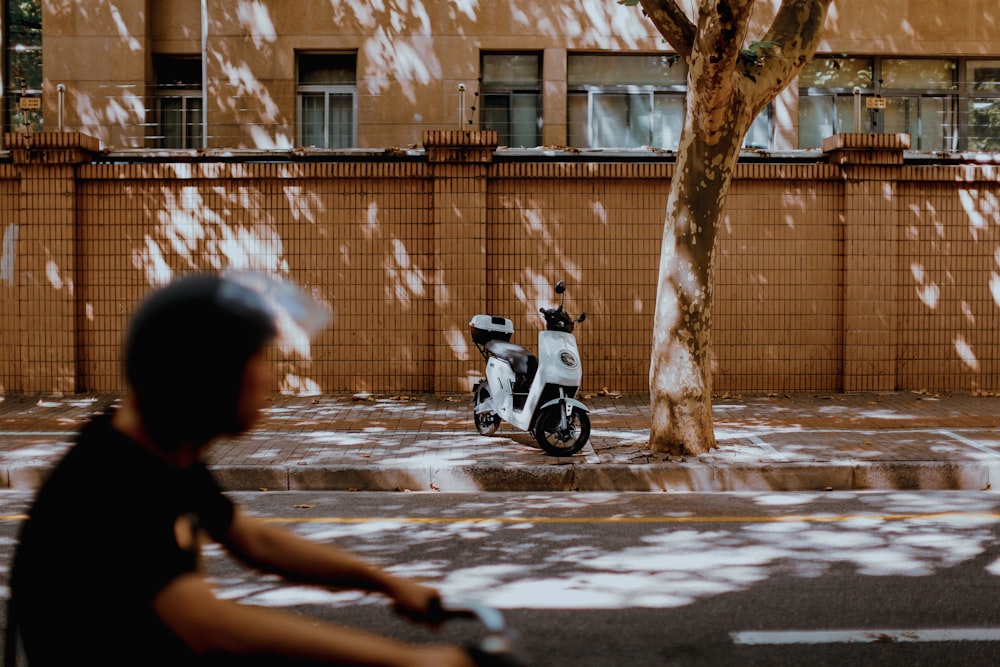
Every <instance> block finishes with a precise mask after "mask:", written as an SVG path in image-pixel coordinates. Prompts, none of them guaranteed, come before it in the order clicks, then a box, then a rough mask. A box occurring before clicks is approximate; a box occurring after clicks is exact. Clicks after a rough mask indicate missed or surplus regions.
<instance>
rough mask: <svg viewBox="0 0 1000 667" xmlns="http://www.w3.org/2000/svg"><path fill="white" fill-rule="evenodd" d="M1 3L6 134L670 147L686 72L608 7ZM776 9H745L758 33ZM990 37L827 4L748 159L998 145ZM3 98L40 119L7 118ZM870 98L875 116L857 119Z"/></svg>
mask: <svg viewBox="0 0 1000 667" xmlns="http://www.w3.org/2000/svg"><path fill="white" fill-rule="evenodd" d="M685 1H686V2H687V4H694V3H693V2H690V0H685ZM5 4H6V6H7V10H8V11H7V16H6V23H7V26H6V29H5V31H4V34H5V45H4V46H5V49H4V53H5V54H6V59H5V67H4V72H5V82H4V92H5V100H4V102H5V107H6V110H7V113H6V115H5V118H6V122H7V130H8V131H18V130H23V128H24V126H25V123H27V124H28V125H30V126H31V127H33V128H34V129H35V130H39V129H43V128H44V129H47V130H55V129H57V127H58V128H61V129H65V130H67V131H78V132H82V133H85V134H87V135H90V136H94V137H96V138H98V139H99V140H100V141H101V143H102V146H104V147H105V148H111V149H124V148H130V149H135V148H140V149H142V148H146V149H174V148H188V149H206V148H207V149H228V148H233V149H257V150H272V149H277V150H292V149H300V148H302V149H312V148H315V149H382V148H388V147H407V146H414V145H417V144H419V142H420V137H421V133H422V132H424V131H440V130H454V129H469V130H476V129H484V130H496V131H498V132H499V136H500V144H501V146H510V147H527V148H531V147H539V146H549V147H552V146H558V147H572V148H574V149H604V150H606V149H637V148H643V147H651V148H655V149H658V150H668V151H669V150H672V149H674V148H676V145H677V141H678V138H679V134H680V126H681V119H682V117H683V107H684V93H685V87H686V71H685V65H684V63H683V61H681V60H679V59H677V58H676V57H674V55H673V54H672V52H671V50H670V48H669V46H668V45H667V44H666V43H665V42H664V40H663V39H662V38H661V37H659V35H658V34H657V33H656V31H655V28H654V27H653V25H652V23H651V22H650V21H649V20H648V19H646V18H645V17H644V16H643V15H642V13H641V11H640V10H639V9H638V8H636V7H625V6H622V5H620V4H618V3H617V2H616V0H582V1H581V2H574V3H545V2H535V1H531V0H512V1H509V2H493V1H492V0H450V1H445V0H386V1H385V2H379V3H372V2H364V1H362V0H344V1H339V2H330V1H329V0H297V1H296V2H294V3H289V2H283V1H281V0H238V1H236V2H232V1H229V0H226V1H223V0H62V1H59V2H56V1H55V0H26V1H17V2H15V1H14V0H6V2H5ZM777 4H778V0H761V1H760V2H758V3H757V8H756V9H755V12H756V14H755V16H754V22H755V24H756V26H757V27H758V28H759V27H760V26H765V25H766V24H767V22H768V21H769V20H770V18H771V17H772V16H773V12H774V8H775V6H776V5H777ZM14 7H17V8H18V9H17V11H16V12H15V11H13V8H14ZM32 7H34V8H36V9H37V11H34V10H32ZM39 19H40V22H41V29H40V31H39V30H36V29H35V28H36V26H35V23H36V22H37V20H39ZM998 32H1000V8H998V6H997V4H996V2H995V1H994V0H955V1H954V2H949V3H942V2H939V1H938V0H905V1H904V0H894V1H893V2H882V3H877V2H869V1H868V0H835V1H834V3H833V5H832V7H831V10H830V12H829V15H828V19H827V26H826V37H825V39H824V40H823V42H822V44H821V45H820V47H819V50H818V54H817V57H816V58H814V60H813V61H812V62H811V63H810V64H809V66H808V67H807V69H806V71H805V72H804V73H803V75H802V76H800V77H799V80H798V81H797V82H795V83H793V84H792V85H790V86H789V88H788V89H787V90H786V91H785V92H784V93H783V94H782V95H781V96H780V97H779V98H778V99H777V100H775V102H774V103H773V104H772V105H770V106H769V107H768V109H766V110H765V112H764V113H762V114H761V116H760V117H759V118H758V119H757V122H756V123H755V125H754V126H753V128H752V129H751V131H750V133H749V134H748V136H747V139H746V145H747V148H749V149H757V150H765V151H786V150H795V149H816V148H818V147H819V146H820V145H821V143H822V140H823V138H824V137H826V136H830V135H832V134H838V133H845V132H871V131H874V132H885V133H901V132H905V133H908V134H910V135H911V137H912V147H913V149H914V150H919V151H933V152H955V151H996V150H1000V38H998V37H997V34H998ZM39 33H40V35H41V37H40V44H38V43H37V42H38V41H39ZM39 54H41V55H40V57H39ZM39 60H40V61H41V62H42V63H43V65H42V72H40V73H39V72H37V64H38V62H39ZM856 89H857V91H858V94H857V95H855V90H856ZM60 90H61V91H62V92H60ZM21 96H28V97H40V98H41V108H40V110H39V111H38V112H31V111H29V112H27V113H25V112H24V111H22V110H21V109H20V97H21ZM874 96H882V97H884V98H885V107H884V109H872V110H869V109H868V104H867V102H866V100H867V98H869V97H874Z"/></svg>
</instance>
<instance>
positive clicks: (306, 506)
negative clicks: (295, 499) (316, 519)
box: [292, 503, 316, 510]
mask: <svg viewBox="0 0 1000 667" xmlns="http://www.w3.org/2000/svg"><path fill="white" fill-rule="evenodd" d="M292 507H294V508H295V509H297V510H311V509H313V508H314V507H316V506H315V505H310V504H308V503H302V504H299V505H292Z"/></svg>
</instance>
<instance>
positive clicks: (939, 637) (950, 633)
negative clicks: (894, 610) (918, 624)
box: [730, 628, 1000, 646]
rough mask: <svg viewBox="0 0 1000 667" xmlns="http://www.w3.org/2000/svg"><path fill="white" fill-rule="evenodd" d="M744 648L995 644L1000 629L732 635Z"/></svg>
mask: <svg viewBox="0 0 1000 667" xmlns="http://www.w3.org/2000/svg"><path fill="white" fill-rule="evenodd" d="M730 636H731V637H732V638H733V643H735V644H741V645H744V646H763V645H777V644H865V643H869V644H872V643H878V642H889V643H891V642H995V641H1000V628H921V629H913V630H890V629H886V630H862V629H857V630H762V631H754V630H749V631H745V632H733V633H730Z"/></svg>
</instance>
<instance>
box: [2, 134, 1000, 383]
mask: <svg viewBox="0 0 1000 667" xmlns="http://www.w3.org/2000/svg"><path fill="white" fill-rule="evenodd" d="M495 141H496V139H495V135H493V134H492V133H479V132H471V133H469V132H447V131H443V132H431V133H427V134H426V135H425V137H424V144H425V149H426V150H425V151H419V152H416V153H412V152H411V153H408V154H402V155H395V154H389V153H386V154H384V155H374V156H371V157H370V158H369V159H359V158H358V157H357V156H353V157H351V158H339V159H338V158H330V160H328V161H315V160H311V161H310V160H308V159H301V160H295V159H294V158H289V157H287V156H282V159H281V160H280V161H274V162H259V161H249V160H248V161H245V162H236V161H231V158H229V159H228V161H214V162H213V161H210V160H206V159H202V160H201V161H191V162H172V163H159V162H152V161H150V158H151V156H150V155H143V154H138V155H130V156H123V155H116V156H113V157H114V159H113V160H112V159H109V157H107V156H104V155H102V154H101V153H100V152H99V151H98V150H97V146H96V142H94V141H93V140H92V139H91V138H89V137H86V136H84V135H79V134H54V133H43V134H37V135H34V136H32V137H30V138H27V139H26V138H25V137H24V136H23V135H7V138H6V141H5V144H4V145H5V146H8V147H9V148H10V149H11V151H10V155H11V158H10V160H9V161H7V162H0V216H2V217H0V220H2V222H0V239H2V242H3V245H2V252H0V392H3V393H12V392H13V393H16V392H26V393H35V392H41V393H49V392H63V393H65V392H74V391H95V392H113V391H121V390H122V389H123V385H122V380H121V377H120V372H119V368H118V353H119V345H120V340H121V333H122V330H123V328H124V326H125V324H126V322H127V318H128V316H129V314H130V313H131V312H132V309H133V308H134V304H135V302H136V300H137V299H139V298H140V297H141V296H142V295H143V294H144V293H145V292H146V291H147V290H148V289H149V288H150V287H151V286H152V285H155V284H158V283H160V282H162V281H164V280H166V279H168V278H169V277H170V276H173V275H177V274H179V273H182V272H185V271H190V270H194V269H218V268H223V267H227V266H238V267H251V268H258V269H263V270H267V271H273V272H278V273H281V274H283V275H286V276H288V277H289V278H291V279H293V280H295V281H296V282H298V283H299V284H301V285H304V286H305V287H307V288H308V289H309V290H311V291H312V292H313V293H314V294H315V295H316V296H317V297H318V298H320V299H321V300H322V301H324V302H325V303H327V305H328V306H329V307H330V309H331V310H332V312H333V314H334V321H333V325H332V326H331V327H330V328H329V329H328V330H326V331H324V332H322V333H321V334H320V335H319V336H318V337H317V339H316V341H315V343H314V345H313V348H312V351H311V355H310V356H309V358H303V357H300V356H286V355H282V354H279V353H277V352H276V353H275V357H276V360H277V362H278V364H279V369H280V372H279V377H280V382H281V387H280V388H281V389H284V390H287V391H317V390H318V391H327V392H339V391H372V392H392V393H395V392H411V391H413V392H415V391H420V392H422V391H432V392H455V391H464V390H467V389H468V388H469V387H470V382H471V380H472V379H473V378H475V377H479V375H480V373H481V366H482V362H481V359H480V357H479V355H478V353H477V352H476V350H475V348H474V347H473V346H472V343H471V340H470V339H469V336H468V330H467V324H468V321H469V318H470V317H471V316H472V315H473V314H476V313H480V312H488V313H490V314H503V315H506V316H508V317H511V318H512V319H513V321H514V324H515V328H516V330H517V333H516V334H515V338H514V340H515V341H516V342H520V343H522V344H525V345H528V346H530V347H533V346H534V342H535V340H534V338H535V334H536V332H537V329H538V327H539V325H540V324H541V318H540V317H539V315H538V313H537V311H538V308H539V306H541V305H547V304H549V303H551V301H552V298H553V297H554V295H553V293H552V291H551V286H552V284H554V283H555V282H556V281H557V280H559V279H563V280H565V281H566V282H567V285H568V292H567V306H568V308H569V309H570V311H571V312H573V313H578V312H579V311H581V310H586V311H587V313H588V320H587V321H586V322H585V323H584V324H582V325H581V326H580V327H578V329H577V333H578V338H579V340H580V346H581V350H582V353H583V355H584V360H585V363H586V366H585V375H584V378H585V387H584V389H585V391H599V390H601V389H605V388H606V389H608V390H612V391H622V392H645V391H646V390H647V375H648V369H649V365H648V364H649V362H648V360H649V346H650V341H651V327H652V317H653V312H652V307H653V303H654V296H655V285H656V275H657V263H658V261H659V244H660V238H661V235H662V221H663V215H664V208H665V204H666V198H667V190H668V187H669V178H670V175H671V173H672V168H673V167H672V165H671V164H670V163H669V162H667V161H662V162H645V163H643V162H630V163H624V162H618V163H616V162H610V161H605V162H598V161H581V160H579V159H575V160H570V159H568V158H567V159H565V160H563V161H552V158H551V157H549V158H543V157H539V158H534V159H532V158H525V157H517V156H514V155H513V154H510V153H507V154H505V153H504V152H502V151H500V152H496V151H495V150H494V148H493V146H494V145H495ZM905 147H906V144H905V136H903V137H898V136H896V135H879V136H877V137H868V136H866V135H840V136H839V137H834V138H832V141H831V142H830V143H829V145H828V146H825V148H826V150H827V153H826V155H827V159H824V160H821V161H818V162H816V163H808V164H807V163H803V164H797V163H794V164H780V163H766V162H757V163H752V164H741V165H740V166H739V167H738V169H737V172H736V177H735V180H734V182H733V186H732V189H731V190H730V195H729V200H728V202H727V207H726V215H725V219H724V221H723V226H722V229H721V231H720V234H719V247H718V255H717V267H716V277H717V285H716V310H715V322H714V329H713V330H714V338H713V340H714V362H713V372H714V374H715V383H714V384H715V388H716V390H717V391H719V392H767V391H841V390H847V391H854V390H866V391H884V390H893V389H903V390H928V391H935V390H966V391H976V390H981V391H997V390H1000V334H997V333H996V332H997V331H1000V326H998V325H1000V305H998V304H1000V250H998V249H1000V231H998V230H1000V170H998V169H997V168H995V167H991V166H986V165H980V166H976V165H929V166H915V165H907V164H904V163H903V159H902V158H903V149H904V148H905Z"/></svg>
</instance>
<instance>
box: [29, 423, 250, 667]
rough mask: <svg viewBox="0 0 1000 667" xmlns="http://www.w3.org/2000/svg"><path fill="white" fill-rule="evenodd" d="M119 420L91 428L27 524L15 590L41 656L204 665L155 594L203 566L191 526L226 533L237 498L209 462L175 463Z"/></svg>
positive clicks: (33, 649)
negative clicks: (121, 428)
mask: <svg viewBox="0 0 1000 667" xmlns="http://www.w3.org/2000/svg"><path fill="white" fill-rule="evenodd" d="M110 422H111V417H110V415H100V416H98V417H95V418H94V419H93V420H91V421H90V422H89V423H88V424H87V425H86V426H84V428H83V429H82V430H81V432H80V435H79V437H78V438H77V442H76V444H75V445H74V446H73V447H72V448H71V449H70V451H69V452H68V453H67V454H66V456H65V457H64V458H63V459H62V460H61V461H60V462H59V463H58V465H57V466H56V467H55V469H54V470H53V471H52V473H51V475H50V476H49V477H48V479H47V480H46V481H45V483H44V484H43V485H42V487H41V488H40V489H39V491H38V494H37V496H36V497H35V501H34V504H33V506H32V509H31V512H30V516H29V518H28V520H27V521H26V522H25V524H24V526H23V527H22V530H21V537H20V544H19V546H18V549H17V554H16V556H15V560H14V569H13V572H12V575H11V594H12V605H13V606H12V609H13V610H14V611H13V613H14V614H15V615H16V618H17V622H18V627H19V628H20V631H21V636H22V638H23V642H24V648H25V651H26V653H27V656H28V658H29V662H30V664H31V665H32V667H36V665H42V666H47V665H58V666H59V667H64V666H65V665H71V664H86V663H88V662H94V663H95V664H101V665H130V666H134V665H200V664H203V663H202V662H201V661H199V660H198V659H197V658H196V656H194V655H193V654H192V653H191V652H190V651H189V650H188V649H187V647H186V646H185V645H183V644H182V642H181V641H180V640H179V639H178V638H177V637H176V636H174V635H173V634H172V633H171V632H170V631H169V630H167V628H166V627H165V626H164V625H163V624H162V623H161V622H160V620H159V618H158V617H157V616H156V614H155V613H154V612H153V607H152V600H153V597H154V596H155V595H156V594H157V593H158V592H159V591H160V590H162V589H163V587H164V586H165V585H166V584H167V583H169V582H170V581H171V580H173V579H174V578H175V577H177V576H179V575H181V574H184V573H187V572H191V571H194V570H196V569H197V568H198V567H199V563H198V553H197V548H196V547H192V546H191V540H189V539H187V536H185V534H184V533H185V531H184V530H183V528H184V527H185V526H189V525H192V524H196V525H197V526H199V527H200V528H201V529H203V530H205V531H207V532H208V534H209V535H210V536H211V537H212V538H213V539H215V540H223V539H224V538H225V535H226V534H227V532H228V530H229V527H230V524H231V523H232V518H233V505H232V503H231V502H230V501H229V499H228V498H226V497H225V496H224V495H223V494H222V491H221V489H220V488H219V486H218V484H217V483H216V482H215V480H214V479H213V478H212V476H211V474H210V473H209V471H208V470H207V469H206V467H205V466H204V464H202V463H200V462H199V463H196V464H195V465H193V466H191V467H188V468H178V467H175V466H171V465H168V464H166V463H165V462H163V461H161V460H160V459H158V458H157V457H156V456H154V455H153V454H152V453H150V452H148V451H147V450H145V449H143V448H142V447H141V446H139V445H138V444H136V443H135V442H133V441H132V440H130V439H129V438H127V437H125V436H124V435H123V434H121V433H120V432H118V431H116V430H115V429H113V428H111V423H110ZM188 536H189V532H188ZM179 540H180V543H179Z"/></svg>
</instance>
